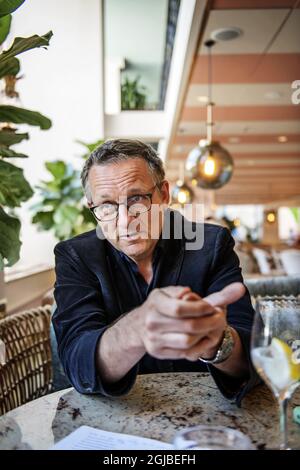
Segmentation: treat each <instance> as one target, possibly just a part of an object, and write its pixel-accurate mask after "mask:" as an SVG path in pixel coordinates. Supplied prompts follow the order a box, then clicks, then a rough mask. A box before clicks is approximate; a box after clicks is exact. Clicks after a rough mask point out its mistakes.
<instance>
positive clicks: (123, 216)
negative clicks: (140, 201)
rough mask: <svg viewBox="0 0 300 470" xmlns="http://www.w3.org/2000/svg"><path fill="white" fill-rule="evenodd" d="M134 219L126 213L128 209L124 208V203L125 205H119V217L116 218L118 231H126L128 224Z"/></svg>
mask: <svg viewBox="0 0 300 470" xmlns="http://www.w3.org/2000/svg"><path fill="white" fill-rule="evenodd" d="M133 219H134V216H132V215H131V214H130V213H129V212H128V208H127V206H126V203H125V204H120V205H119V216H118V226H119V229H123V230H124V229H125V230H127V228H128V225H129V224H130V222H131V221H132V220H133Z"/></svg>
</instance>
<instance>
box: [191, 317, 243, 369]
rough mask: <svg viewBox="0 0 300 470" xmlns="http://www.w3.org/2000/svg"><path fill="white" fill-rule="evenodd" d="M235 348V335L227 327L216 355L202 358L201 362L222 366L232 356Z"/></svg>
mask: <svg viewBox="0 0 300 470" xmlns="http://www.w3.org/2000/svg"><path fill="white" fill-rule="evenodd" d="M234 346H235V340H234V335H233V333H232V330H231V327H230V326H229V325H227V326H226V328H225V330H224V333H223V336H222V340H221V342H220V345H219V347H218V348H217V350H216V352H215V354H214V355H213V356H212V357H210V358H205V357H202V356H200V357H199V360H200V361H202V362H204V363H206V364H221V363H222V362H224V361H226V360H227V359H228V358H229V357H230V356H231V354H232V352H233V350H234Z"/></svg>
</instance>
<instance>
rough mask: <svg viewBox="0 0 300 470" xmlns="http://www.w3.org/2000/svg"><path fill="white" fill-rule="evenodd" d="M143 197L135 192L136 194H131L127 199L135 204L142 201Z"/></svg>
mask: <svg viewBox="0 0 300 470" xmlns="http://www.w3.org/2000/svg"><path fill="white" fill-rule="evenodd" d="M144 199H145V197H144V196H142V195H140V194H137V195H136V196H132V197H130V198H129V199H128V202H129V204H136V203H137V202H142V201H144Z"/></svg>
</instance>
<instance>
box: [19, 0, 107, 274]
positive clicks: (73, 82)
mask: <svg viewBox="0 0 300 470" xmlns="http://www.w3.org/2000/svg"><path fill="white" fill-rule="evenodd" d="M100 10H101V2H100V0H63V1H62V0H43V1H41V0H26V2H25V3H24V5H22V6H21V7H20V9H19V10H17V11H16V12H15V13H14V15H13V25H12V31H11V37H14V36H23V37H25V36H31V35H33V34H45V33H46V32H48V31H49V30H52V31H53V34H54V35H53V37H52V39H51V43H50V46H49V48H48V50H44V49H36V50H33V51H29V52H26V53H24V54H22V55H21V56H19V58H20V60H21V65H22V69H21V72H22V74H24V75H25V77H24V79H23V80H20V81H19V82H18V91H19V92H20V98H21V101H22V106H23V107H27V108H28V109H32V110H37V111H40V112H41V113H43V114H45V115H46V116H48V117H49V118H50V119H51V120H52V123H53V126H52V128H51V129H50V130H49V131H40V130H39V129H37V128H30V127H29V128H26V127H25V126H24V128H23V129H22V130H26V131H29V133H30V140H29V141H24V142H22V143H21V144H19V145H18V146H16V147H15V148H16V149H18V150H19V151H20V152H24V153H26V154H28V155H29V156H30V158H29V159H28V160H22V161H20V160H18V163H20V164H21V165H22V167H23V168H24V170H25V175H26V177H27V179H28V180H29V182H30V183H31V185H35V184H37V183H38V182H39V181H40V180H41V179H43V178H45V176H46V175H47V172H46V171H45V170H44V162H45V161H48V160H54V159H58V158H59V159H63V160H68V161H70V160H73V161H75V162H77V165H81V162H80V161H79V160H78V158H75V156H76V155H80V154H81V153H82V148H81V146H79V145H78V144H76V143H75V142H74V141H75V140H76V139H80V140H84V141H87V142H91V141H95V140H97V139H99V138H102V137H103V112H102V110H103V104H102V100H103V96H102V95H103V94H102V88H103V84H102V49H101V47H102V46H101V44H102V40H101V35H102V33H101V17H100V15H101V11H100ZM33 201H34V199H32V200H30V201H29V202H28V203H26V204H25V205H24V206H23V208H22V209H21V210H20V215H21V217H22V222H23V229H22V240H23V246H22V251H21V260H20V261H19V263H18V265H16V266H15V268H18V267H21V266H23V265H24V266H28V265H36V264H41V263H42V264H44V263H46V264H49V263H50V264H51V263H53V254H52V252H53V246H54V244H55V243H56V241H55V240H54V238H53V237H52V235H51V234H50V233H45V232H40V233H38V232H37V231H36V228H35V226H32V225H31V224H30V217H31V215H30V213H29V210H28V206H30V205H32V204H33Z"/></svg>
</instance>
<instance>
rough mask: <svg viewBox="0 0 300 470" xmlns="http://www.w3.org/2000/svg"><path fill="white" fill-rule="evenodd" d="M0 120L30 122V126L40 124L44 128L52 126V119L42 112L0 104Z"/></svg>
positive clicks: (16, 122) (20, 122) (17, 122)
mask: <svg viewBox="0 0 300 470" xmlns="http://www.w3.org/2000/svg"><path fill="white" fill-rule="evenodd" d="M0 122H13V123H15V124H29V125H30V126H39V127H40V128H41V129H44V130H46V129H49V128H50V127H51V121H50V119H48V118H46V117H45V116H43V115H42V114H41V113H39V112H37V111H29V110H28V109H23V108H18V107H17V106H7V105H3V106H0Z"/></svg>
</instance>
